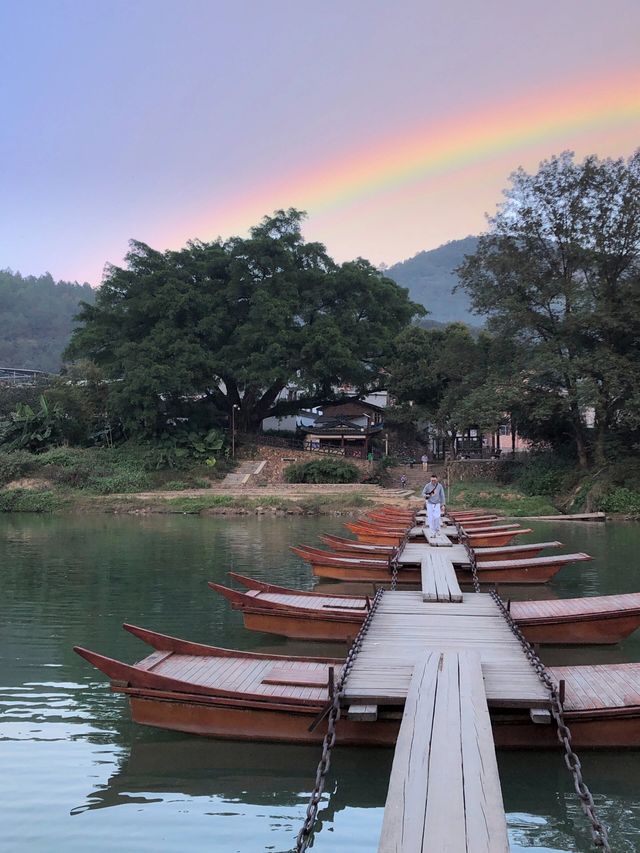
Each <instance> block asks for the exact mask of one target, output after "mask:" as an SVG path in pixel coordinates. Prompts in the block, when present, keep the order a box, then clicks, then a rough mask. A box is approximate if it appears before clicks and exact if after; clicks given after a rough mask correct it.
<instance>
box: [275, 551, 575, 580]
mask: <svg viewBox="0 0 640 853" xmlns="http://www.w3.org/2000/svg"><path fill="white" fill-rule="evenodd" d="M291 550H292V551H293V552H294V553H295V554H297V555H298V556H299V557H302V559H303V560H306V561H307V562H308V563H310V564H311V568H312V571H313V574H314V575H315V576H316V577H318V578H331V579H333V580H343V581H352V582H356V583H363V582H371V583H376V582H380V583H385V582H388V581H390V580H391V560H390V558H384V557H383V558H381V559H375V558H370V557H366V558H364V557H359V556H355V555H353V556H351V557H349V556H346V555H339V554H331V553H330V552H329V551H323V550H321V549H316V548H310V547H308V546H303V547H300V546H292V547H291ZM590 559H591V557H590V556H589V555H588V554H583V553H578V554H557V555H553V556H550V557H530V558H527V559H522V560H494V561H484V562H481V563H478V564H477V566H476V569H477V572H478V579H479V581H480V583H490V584H539V583H547V582H548V581H550V580H551V578H552V577H553V576H554V575H556V574H557V573H558V572H559V571H560V569H562V568H563V566H566V565H568V564H569V563H575V562H580V561H583V560H590ZM455 570H456V577H457V578H458V581H459V582H460V583H471V570H470V569H469V568H468V567H466V566H464V565H456V567H455ZM397 580H398V583H399V584H420V583H421V574H420V567H419V566H418V565H407V564H404V565H401V566H400V568H399V571H398V577H397Z"/></svg>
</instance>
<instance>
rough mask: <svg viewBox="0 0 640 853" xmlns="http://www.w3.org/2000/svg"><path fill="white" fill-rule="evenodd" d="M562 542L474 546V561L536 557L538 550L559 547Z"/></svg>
mask: <svg viewBox="0 0 640 853" xmlns="http://www.w3.org/2000/svg"><path fill="white" fill-rule="evenodd" d="M561 545H562V542H555V541H554V542H527V543H525V544H524V545H503V546H502V547H500V548H474V549H473V551H474V554H475V555H476V561H477V562H478V563H484V562H486V561H487V560H491V561H492V560H524V559H526V558H527V557H536V556H537V555H538V554H539V553H540V551H545V550H546V549H547V548H559V547H560V546H561Z"/></svg>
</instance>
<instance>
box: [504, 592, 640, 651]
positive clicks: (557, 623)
mask: <svg viewBox="0 0 640 853" xmlns="http://www.w3.org/2000/svg"><path fill="white" fill-rule="evenodd" d="M510 609H511V615H512V616H513V618H514V619H515V620H516V622H517V623H518V624H519V625H520V627H521V628H522V630H523V632H524V634H525V636H526V637H527V639H528V640H530V641H531V642H532V643H553V644H571V645H579V644H583V643H598V644H611V643H619V642H620V641H621V640H624V639H625V637H628V636H629V634H631V633H633V631H635V630H636V629H637V628H638V627H640V593H637V592H632V593H626V594H624V595H596V596H588V597H587V598H565V599H554V600H548V601H544V600H541V601H513V602H511V605H510Z"/></svg>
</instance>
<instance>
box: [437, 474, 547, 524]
mask: <svg viewBox="0 0 640 853" xmlns="http://www.w3.org/2000/svg"><path fill="white" fill-rule="evenodd" d="M448 502H449V504H450V506H451V507H455V508H456V509H490V510H495V511H496V512H499V513H501V514H503V515H509V516H538V515H559V514H560V510H558V509H557V508H556V507H555V506H554V505H553V503H552V502H551V500H550V499H549V498H548V497H547V496H546V495H526V494H525V493H524V492H523V491H522V490H521V489H519V488H518V487H517V486H515V485H514V484H509V485H506V486H504V485H501V484H500V483H492V482H488V481H484V480H480V481H479V480H471V481H469V482H462V483H452V484H451V486H450V488H449V495H448Z"/></svg>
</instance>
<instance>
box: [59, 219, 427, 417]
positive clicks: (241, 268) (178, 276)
mask: <svg viewBox="0 0 640 853" xmlns="http://www.w3.org/2000/svg"><path fill="white" fill-rule="evenodd" d="M303 217H304V214H303V213H301V212H300V211H297V210H294V209H290V210H288V211H282V210H281V211H277V212H276V213H275V214H274V215H273V216H271V217H266V218H265V219H264V220H263V221H262V223H261V224H260V225H258V226H256V227H254V228H252V229H251V232H250V236H249V237H248V238H240V237H236V238H232V239H230V240H227V241H222V240H216V241H214V242H211V243H203V242H199V241H198V242H195V241H194V242H191V243H189V244H188V245H187V246H186V247H185V248H184V249H181V250H180V251H166V252H158V251H155V250H153V249H151V248H150V247H149V246H147V245H145V244H143V243H138V242H133V243H132V244H131V248H130V251H129V253H128V255H127V258H126V261H127V265H126V267H124V268H121V267H111V268H110V269H109V270H108V273H107V275H106V277H105V280H104V281H103V283H102V285H101V287H100V289H99V291H98V294H97V297H96V301H95V305H88V304H84V305H83V306H82V311H81V313H80V317H79V320H80V326H79V328H78V329H77V330H76V332H75V333H74V335H73V338H72V341H71V344H70V346H69V349H68V355H69V357H71V358H77V357H79V356H82V357H86V358H89V359H91V360H93V361H94V362H95V363H96V364H98V365H99V366H100V368H101V369H102V370H103V371H104V373H105V375H106V376H107V377H108V378H109V379H111V380H113V381H112V383H111V396H112V400H113V404H114V406H115V408H116V410H117V411H118V412H119V413H120V415H121V417H122V419H123V421H124V422H125V423H126V425H127V426H128V428H129V429H130V430H132V431H140V432H144V433H147V434H153V433H154V432H157V431H158V430H160V429H162V428H163V425H164V423H165V422H166V418H167V417H170V416H180V415H184V413H185V407H186V406H187V401H188V400H189V398H190V399H191V401H193V399H195V398H197V399H199V400H200V401H201V402H202V404H203V405H204V404H207V403H208V404H210V406H211V408H212V409H213V410H214V411H217V412H218V413H220V414H222V415H223V416H224V415H226V416H228V415H230V413H231V412H232V409H233V407H236V410H237V423H238V425H239V426H240V428H243V429H246V430H250V431H251V430H255V429H256V428H257V427H258V426H259V424H260V422H261V420H262V419H263V418H265V417H267V416H269V415H274V414H284V413H287V412H290V411H293V410H295V409H297V408H299V407H301V406H309V405H314V404H317V403H319V402H323V401H327V400H331V399H334V398H335V396H336V390H335V389H336V388H338V387H339V386H341V385H344V384H349V385H351V386H355V388H357V389H358V390H360V391H367V390H369V389H373V388H378V387H380V383H381V375H382V374H381V367H382V365H384V364H385V362H386V360H387V359H388V357H389V353H390V351H391V349H392V347H393V345H394V342H395V340H396V338H397V336H398V334H399V332H400V331H401V330H402V329H403V328H404V327H405V326H406V325H407V324H408V323H409V322H410V320H411V318H412V317H413V316H415V315H417V314H423V313H424V309H423V308H422V306H418V305H416V304H414V303H412V302H411V301H410V300H409V298H408V295H407V291H406V290H404V289H403V288H401V287H399V286H398V285H396V284H395V282H393V281H391V280H390V279H388V278H386V277H385V276H384V275H383V274H382V273H381V272H379V271H378V270H376V269H375V268H374V267H373V266H371V264H370V263H368V262H367V261H365V260H362V259H357V260H355V261H351V262H348V263H343V264H337V263H335V262H334V261H333V260H332V259H331V258H330V257H329V256H328V254H327V252H326V250H325V248H324V246H322V245H321V244H320V243H311V242H306V241H305V240H304V239H303V236H302V233H301V223H302V220H303ZM292 383H293V384H295V385H296V386H297V387H298V388H299V389H300V394H299V395H298V399H296V400H285V399H280V396H281V393H282V392H283V390H284V389H285V388H287V386H288V385H289V384H292Z"/></svg>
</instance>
